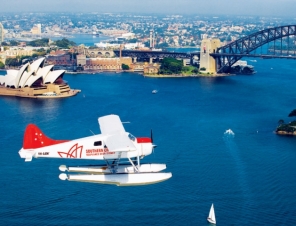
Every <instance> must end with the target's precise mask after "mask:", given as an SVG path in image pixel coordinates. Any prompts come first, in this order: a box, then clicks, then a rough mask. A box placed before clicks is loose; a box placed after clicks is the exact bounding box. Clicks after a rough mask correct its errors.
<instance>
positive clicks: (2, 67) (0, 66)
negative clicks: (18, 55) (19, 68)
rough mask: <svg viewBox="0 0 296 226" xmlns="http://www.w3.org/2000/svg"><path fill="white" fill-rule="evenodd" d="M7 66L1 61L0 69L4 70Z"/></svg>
mask: <svg viewBox="0 0 296 226" xmlns="http://www.w3.org/2000/svg"><path fill="white" fill-rule="evenodd" d="M4 68H5V65H4V64H3V63H2V62H1V61H0V69H4Z"/></svg>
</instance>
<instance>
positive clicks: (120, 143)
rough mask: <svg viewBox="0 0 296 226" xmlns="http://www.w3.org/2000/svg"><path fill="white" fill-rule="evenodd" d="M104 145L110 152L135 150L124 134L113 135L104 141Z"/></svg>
mask: <svg viewBox="0 0 296 226" xmlns="http://www.w3.org/2000/svg"><path fill="white" fill-rule="evenodd" d="M105 144H106V145H107V147H108V149H109V151H110V152H121V151H124V152H127V151H136V150H137V149H136V147H135V145H134V144H133V142H132V141H131V140H130V139H129V138H128V137H127V135H126V134H119V133H117V134H114V135H112V136H110V137H108V138H107V139H106V140H105Z"/></svg>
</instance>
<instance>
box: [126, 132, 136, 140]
mask: <svg viewBox="0 0 296 226" xmlns="http://www.w3.org/2000/svg"><path fill="white" fill-rule="evenodd" d="M128 138H129V139H130V140H132V141H135V140H136V138H135V137H134V136H133V135H132V134H130V133H129V134H128Z"/></svg>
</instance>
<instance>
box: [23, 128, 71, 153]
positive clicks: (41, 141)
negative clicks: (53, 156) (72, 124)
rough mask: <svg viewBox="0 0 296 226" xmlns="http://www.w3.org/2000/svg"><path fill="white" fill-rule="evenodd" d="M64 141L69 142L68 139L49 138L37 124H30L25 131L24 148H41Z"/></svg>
mask: <svg viewBox="0 0 296 226" xmlns="http://www.w3.org/2000/svg"><path fill="white" fill-rule="evenodd" d="M64 142H67V140H52V139H50V138H48V137H47V136H45V134H44V133H43V132H42V131H41V130H40V129H39V128H38V127H37V126H35V125H34V124H29V125H28V126H27V128H26V131H25V135H24V142H23V148H24V149H34V148H41V147H46V146H50V145H54V144H59V143H64Z"/></svg>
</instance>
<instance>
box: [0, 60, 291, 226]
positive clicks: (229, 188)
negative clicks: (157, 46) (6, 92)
mask: <svg viewBox="0 0 296 226" xmlns="http://www.w3.org/2000/svg"><path fill="white" fill-rule="evenodd" d="M250 63H252V64H253V65H254V66H255V70H256V71H257V74H255V75H251V76H229V77H220V78H166V79H157V78H145V77H143V76H141V75H139V74H132V73H122V74H116V73H100V74H97V75H93V74H79V75H66V76H65V80H67V81H68V82H69V84H70V86H71V87H72V88H78V89H81V90H82V92H81V93H79V94H78V95H77V96H75V97H71V98H67V99H56V100H33V99H22V98H14V97H1V98H0V106H1V108H0V115H1V118H0V125H1V130H0V131H1V132H0V133H1V140H0V159H1V164H0V170H1V177H0V184H1V189H0V216H1V221H0V225H209V224H208V223H207V221H206V217H207V215H208V212H209V210H210V206H211V204H212V203H214V205H215V212H216V218H217V224H218V225H240V226H241V225H296V215H295V212H296V180H295V178H296V177H295V176H296V164H295V162H296V148H295V147H296V137H285V136H277V135H275V134H274V133H273V131H274V129H275V128H276V126H277V122H278V121H279V119H284V120H285V121H289V120H291V119H289V118H288V117H287V115H288V114H289V113H290V111H291V110H292V109H294V108H296V106H295V100H296V89H295V82H296V70H295V61H292V60H290V61H289V60H276V59H274V60H259V59H257V62H254V63H253V62H250ZM154 89H157V90H158V91H159V92H158V93H157V94H151V91H152V90H154ZM106 114H118V115H119V116H120V118H121V120H122V121H130V122H131V123H130V124H124V126H125V128H126V130H127V131H129V132H131V133H132V134H133V135H135V136H149V135H150V129H153V135H154V142H155V143H156V144H157V145H158V147H157V148H156V149H155V153H154V154H152V155H150V156H148V157H146V158H145V159H144V160H143V162H154V163H167V170H166V171H167V172H172V174H173V177H172V178H171V179H169V180H167V181H165V182H162V183H159V184H154V185H149V186H138V187H117V186H113V185H102V184H93V183H81V182H69V181H61V180H59V178H58V175H59V173H60V172H59V170H58V167H59V166H60V165H61V164H67V165H79V164H80V165H81V164H94V163H95V162H94V161H83V160H69V159H33V161H32V162H24V159H21V158H20V157H19V155H18V151H19V149H20V148H21V147H22V139H23V133H24V130H25V127H26V125H27V124H28V123H35V124H37V125H38V126H39V127H40V128H41V129H42V131H43V132H44V133H45V134H47V135H48V136H49V137H51V138H53V139H75V138H79V137H83V136H89V135H91V134H92V133H91V131H93V132H94V133H99V132H100V131H99V126H98V123H97V118H98V117H100V116H103V115H106ZM227 129H231V130H232V131H233V132H234V134H235V135H229V134H228V135H227V134H224V132H225V131H226V130H227ZM90 130H91V131H90ZM100 163H101V162H100Z"/></svg>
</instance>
